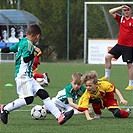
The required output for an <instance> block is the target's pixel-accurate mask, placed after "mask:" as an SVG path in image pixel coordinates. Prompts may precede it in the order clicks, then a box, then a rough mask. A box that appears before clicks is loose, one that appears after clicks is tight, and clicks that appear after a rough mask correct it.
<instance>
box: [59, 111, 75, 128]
mask: <svg viewBox="0 0 133 133" xmlns="http://www.w3.org/2000/svg"><path fill="white" fill-rule="evenodd" d="M73 114H74V110H73V109H72V110H70V111H68V112H66V113H62V114H61V115H60V117H59V118H58V123H59V124H60V125H62V124H64V123H65V122H66V121H68V120H69V119H70V118H71V117H72V116H73Z"/></svg>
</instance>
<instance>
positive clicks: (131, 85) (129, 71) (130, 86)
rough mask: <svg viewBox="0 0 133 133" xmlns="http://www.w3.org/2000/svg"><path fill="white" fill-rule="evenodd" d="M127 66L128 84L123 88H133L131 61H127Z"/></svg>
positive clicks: (132, 66)
mask: <svg viewBox="0 0 133 133" xmlns="http://www.w3.org/2000/svg"><path fill="white" fill-rule="evenodd" d="M127 68H128V78H129V84H128V87H127V88H125V90H133V65H132V63H127Z"/></svg>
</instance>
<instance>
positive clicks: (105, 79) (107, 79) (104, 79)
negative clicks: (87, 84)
mask: <svg viewBox="0 0 133 133" xmlns="http://www.w3.org/2000/svg"><path fill="white" fill-rule="evenodd" d="M109 80H110V79H109V78H106V77H102V78H100V79H98V81H109Z"/></svg>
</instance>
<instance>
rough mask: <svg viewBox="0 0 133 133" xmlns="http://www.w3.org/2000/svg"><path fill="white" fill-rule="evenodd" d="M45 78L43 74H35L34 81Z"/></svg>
mask: <svg viewBox="0 0 133 133" xmlns="http://www.w3.org/2000/svg"><path fill="white" fill-rule="evenodd" d="M43 77H44V76H43V74H41V73H34V79H36V78H43Z"/></svg>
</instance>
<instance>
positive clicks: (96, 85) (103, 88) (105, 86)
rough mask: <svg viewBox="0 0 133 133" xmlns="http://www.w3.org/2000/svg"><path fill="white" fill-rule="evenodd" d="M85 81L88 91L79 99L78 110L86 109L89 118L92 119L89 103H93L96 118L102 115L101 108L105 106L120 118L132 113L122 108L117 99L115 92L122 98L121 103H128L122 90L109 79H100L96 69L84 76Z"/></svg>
mask: <svg viewBox="0 0 133 133" xmlns="http://www.w3.org/2000/svg"><path fill="white" fill-rule="evenodd" d="M82 80H83V83H84V84H85V87H86V91H85V92H84V94H83V95H82V96H81V98H80V99H79V103H78V110H79V111H84V112H85V116H86V119H87V120H92V119H93V118H92V117H90V115H89V111H88V106H89V103H92V107H93V110H94V118H100V117H101V114H102V112H101V109H104V108H105V107H106V108H107V109H108V110H109V111H110V112H112V113H113V115H114V116H115V117H118V118H127V117H128V116H129V114H130V113H131V110H130V109H129V108H128V109H127V110H123V109H120V107H119V105H118V101H117V99H115V96H114V93H116V95H117V96H118V98H119V99H120V103H122V104H125V105H126V104H127V103H128V101H126V100H125V99H124V98H123V96H122V94H121V93H120V91H119V90H118V89H117V88H116V87H115V86H114V85H113V84H112V83H110V82H109V81H103V80H100V81H98V76H97V72H96V71H94V70H93V71H89V72H87V73H86V74H85V75H84V77H83V78H82Z"/></svg>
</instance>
